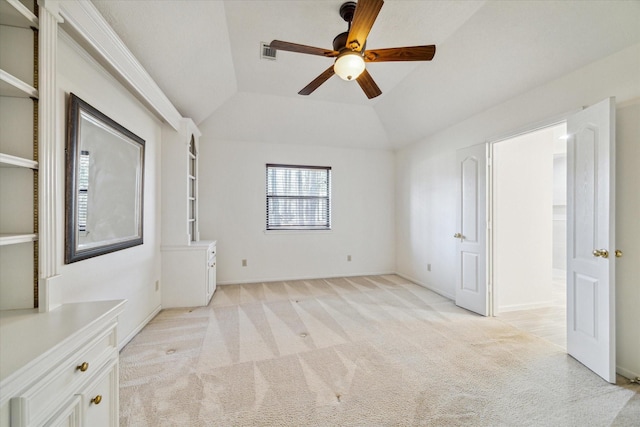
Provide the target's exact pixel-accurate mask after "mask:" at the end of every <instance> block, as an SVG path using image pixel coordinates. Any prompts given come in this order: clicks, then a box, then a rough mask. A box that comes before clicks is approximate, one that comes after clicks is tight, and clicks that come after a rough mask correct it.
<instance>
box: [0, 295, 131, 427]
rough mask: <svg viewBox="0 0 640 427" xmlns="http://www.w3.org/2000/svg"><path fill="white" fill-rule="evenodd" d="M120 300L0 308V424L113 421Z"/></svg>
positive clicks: (115, 421)
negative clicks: (44, 307)
mask: <svg viewBox="0 0 640 427" xmlns="http://www.w3.org/2000/svg"><path fill="white" fill-rule="evenodd" d="M124 304H125V302H124V301H97V302H89V303H77V304H64V305H62V306H60V307H59V308H57V309H55V310H51V311H49V312H46V313H39V312H37V310H33V309H32V310H11V311H5V312H2V313H0V346H1V348H2V349H7V348H10V349H11V351H7V352H3V355H2V358H0V389H1V390H2V393H1V395H0V426H2V427H8V426H11V427H27V426H91V427H94V426H117V425H118V345H117V342H118V341H117V336H116V325H117V316H118V315H119V314H120V313H121V312H122V310H123V309H124Z"/></svg>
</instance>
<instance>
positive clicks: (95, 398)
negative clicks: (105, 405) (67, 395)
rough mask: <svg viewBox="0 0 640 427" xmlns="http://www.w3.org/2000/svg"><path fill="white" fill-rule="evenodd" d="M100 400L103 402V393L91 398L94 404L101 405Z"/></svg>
mask: <svg viewBox="0 0 640 427" xmlns="http://www.w3.org/2000/svg"><path fill="white" fill-rule="evenodd" d="M100 402H102V396H101V395H97V396H96V397H94V398H93V399H91V403H93V404H96V405H99V404H100Z"/></svg>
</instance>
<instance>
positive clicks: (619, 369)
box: [616, 366, 640, 380]
mask: <svg viewBox="0 0 640 427" xmlns="http://www.w3.org/2000/svg"><path fill="white" fill-rule="evenodd" d="M616 372H617V373H618V374H619V375H622V376H623V377H625V378H627V379H630V380H632V379H634V378H640V372H633V371H630V370H629V369H626V368H623V367H622V366H616Z"/></svg>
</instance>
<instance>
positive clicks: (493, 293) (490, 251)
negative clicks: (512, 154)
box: [487, 109, 582, 317]
mask: <svg viewBox="0 0 640 427" xmlns="http://www.w3.org/2000/svg"><path fill="white" fill-rule="evenodd" d="M579 111H582V109H578V110H572V111H570V112H568V113H566V114H563V115H561V116H556V117H553V118H551V119H548V120H544V121H540V122H536V123H534V124H532V125H529V126H523V127H521V128H518V130H517V131H512V132H509V133H505V134H503V135H500V136H498V137H494V138H490V139H488V140H487V143H488V146H489V149H488V153H489V157H488V158H487V169H488V170H487V225H488V228H487V288H488V289H489V316H492V317H495V316H497V315H498V314H499V313H500V310H499V308H498V295H499V294H500V288H499V287H498V286H496V283H495V277H494V262H495V258H496V254H495V251H496V248H495V228H494V227H493V224H494V215H495V188H494V185H495V183H494V171H495V169H494V167H495V165H494V155H493V151H494V146H495V144H497V143H500V142H504V141H508V140H510V139H514V138H518V137H520V136H523V135H527V134H530V133H534V132H537V131H540V130H543V129H546V128H550V127H554V126H557V125H560V124H563V123H566V122H567V119H568V117H569V116H571V115H572V114H575V113H576V112H579ZM565 238H566V235H565Z"/></svg>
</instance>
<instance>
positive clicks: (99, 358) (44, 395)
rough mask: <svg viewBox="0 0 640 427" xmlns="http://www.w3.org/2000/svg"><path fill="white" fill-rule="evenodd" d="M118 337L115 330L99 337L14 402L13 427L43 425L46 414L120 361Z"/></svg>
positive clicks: (12, 404)
mask: <svg viewBox="0 0 640 427" xmlns="http://www.w3.org/2000/svg"><path fill="white" fill-rule="evenodd" d="M115 334H116V331H115V329H113V328H109V330H107V331H103V332H102V333H100V334H97V335H96V336H95V337H94V338H93V339H91V340H89V342H88V343H87V344H86V345H84V346H82V347H81V348H79V349H78V350H77V351H74V352H72V353H71V355H70V356H69V357H68V358H66V359H65V360H63V361H61V362H60V363H59V364H58V366H57V367H56V368H54V369H52V370H51V371H50V372H49V373H48V374H47V375H46V376H44V377H43V378H41V379H40V380H38V381H37V382H35V383H33V384H32V385H31V386H30V387H29V388H27V389H26V390H25V391H24V392H23V393H21V395H20V396H18V397H15V398H13V399H11V419H12V424H11V425H12V426H31V425H40V424H41V423H42V422H43V421H44V420H43V419H42V418H44V417H45V415H46V414H51V413H52V412H54V410H53V408H57V407H59V406H60V404H61V403H62V401H64V400H66V399H69V398H70V397H71V396H72V395H73V394H76V393H77V390H79V389H80V388H81V387H82V386H83V384H84V383H86V382H87V381H89V380H90V379H91V377H93V376H94V374H96V373H98V371H99V370H100V368H102V367H103V366H104V365H105V363H107V362H108V361H109V360H113V359H115V360H117V357H118V353H117V348H116V335H115Z"/></svg>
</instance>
